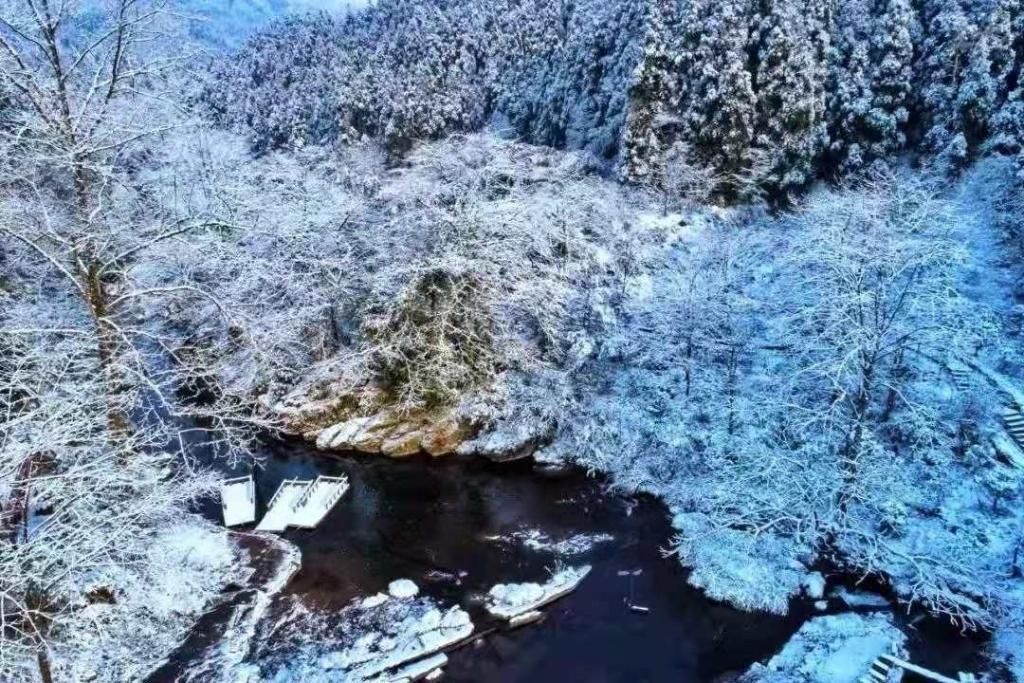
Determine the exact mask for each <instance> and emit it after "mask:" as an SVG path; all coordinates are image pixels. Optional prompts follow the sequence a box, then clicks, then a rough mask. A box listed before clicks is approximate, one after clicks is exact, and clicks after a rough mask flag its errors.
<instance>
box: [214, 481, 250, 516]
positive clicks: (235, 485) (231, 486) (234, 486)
mask: <svg viewBox="0 0 1024 683" xmlns="http://www.w3.org/2000/svg"><path fill="white" fill-rule="evenodd" d="M220 501H221V507H222V508H223V511H224V525H225V526H238V525H240V524H251V523H252V522H254V521H256V488H255V486H254V485H253V481H252V477H251V476H248V477H238V478H237V479H225V480H224V481H223V482H221V485H220Z"/></svg>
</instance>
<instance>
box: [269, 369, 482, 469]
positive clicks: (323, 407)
mask: <svg viewBox="0 0 1024 683" xmlns="http://www.w3.org/2000/svg"><path fill="white" fill-rule="evenodd" d="M272 410H273V412H274V414H275V415H276V416H277V418H278V420H279V421H280V423H281V425H282V428H283V430H284V431H285V432H288V433H290V434H294V435H296V436H301V437H303V438H304V439H306V440H308V441H311V442H314V443H315V444H316V446H317V448H319V449H321V450H330V451H358V452H361V453H374V454H381V455H386V456H389V457H394V458H401V457H406V456H410V455H415V454H417V453H427V454H430V455H433V456H441V455H449V454H452V453H456V452H458V451H459V449H460V447H461V446H462V445H463V444H465V443H466V442H468V441H469V440H470V439H472V438H473V437H474V436H476V433H477V431H478V428H477V426H476V425H475V424H474V423H473V421H472V420H470V419H468V418H466V417H464V416H462V415H460V414H459V412H458V411H457V409H456V408H454V407H450V406H441V407H433V408H423V409H408V408H402V407H400V406H397V405H395V403H394V400H393V399H392V397H390V396H389V395H388V393H387V392H386V391H384V390H383V389H381V388H379V387H377V386H375V385H374V384H373V383H372V382H371V381H370V380H369V378H367V377H366V376H365V375H362V374H361V373H358V372H355V371H354V370H353V368H352V367H351V366H349V367H346V366H343V365H341V364H340V363H328V364H324V365H323V366H321V367H320V368H318V369H317V371H316V372H314V373H313V374H311V375H310V377H309V378H307V380H306V381H305V382H303V383H302V384H300V385H299V386H297V387H295V389H293V390H292V391H291V392H290V393H289V394H288V395H286V396H285V397H284V398H282V399H281V400H280V401H279V402H277V403H276V404H275V405H274V406H273V408H272Z"/></svg>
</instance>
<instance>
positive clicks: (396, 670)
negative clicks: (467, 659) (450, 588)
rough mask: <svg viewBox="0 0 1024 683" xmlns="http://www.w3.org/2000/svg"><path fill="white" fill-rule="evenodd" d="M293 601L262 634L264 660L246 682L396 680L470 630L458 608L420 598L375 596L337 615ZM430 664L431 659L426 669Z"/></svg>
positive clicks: (311, 682)
mask: <svg viewBox="0 0 1024 683" xmlns="http://www.w3.org/2000/svg"><path fill="white" fill-rule="evenodd" d="M394 583H400V582H398V581H396V582H394ZM401 583H402V584H403V585H404V584H405V583H409V584H412V582H411V581H409V582H405V581H404V580H402V581H401ZM412 585H413V587H415V584H412ZM404 587H405V588H406V589H408V586H404ZM399 592H400V593H402V592H403V591H399ZM293 599H294V600H296V604H294V605H293V608H292V610H291V612H290V613H289V614H288V615H286V616H285V617H284V618H282V619H281V620H279V621H278V622H277V623H276V624H275V626H274V628H273V629H269V630H268V631H267V633H266V638H268V642H267V643H266V645H265V646H264V648H263V651H265V652H267V653H268V654H267V658H266V660H265V661H262V662H260V663H259V669H260V676H259V677H258V678H255V679H253V681H256V680H272V681H288V682H291V681H302V683H336V682H337V681H344V682H345V683H358V682H361V681H375V682H378V683H382V682H383V681H388V682H391V681H395V680H401V679H402V678H403V676H404V675H405V674H406V673H408V672H410V671H417V672H418V671H420V667H418V666H416V664H417V663H418V662H420V661H432V660H431V659H430V658H431V657H432V655H434V654H435V653H438V652H440V651H441V650H443V649H444V648H446V647H448V646H450V645H453V644H455V643H457V642H459V641H461V640H463V639H465V638H467V637H468V636H469V635H470V634H472V633H473V628H474V626H473V622H472V621H471V620H470V617H469V614H468V613H467V612H465V611H464V610H463V609H461V608H460V607H458V606H453V607H449V608H444V607H442V606H441V605H439V604H437V603H436V602H435V601H433V600H431V599H429V598H424V597H408V598H401V599H398V598H389V597H387V596H384V595H383V594H377V595H375V596H371V597H369V598H364V599H361V600H356V601H354V602H353V603H352V604H351V605H349V606H348V607H346V608H344V609H343V610H341V611H340V612H339V611H329V612H323V611H319V610H310V609H308V608H307V607H305V606H304V605H303V604H300V603H299V602H298V601H299V600H300V599H299V598H293ZM285 628H286V629H287V632H288V633H289V634H291V635H290V639H291V641H290V645H289V647H288V648H285V649H284V650H280V649H278V648H276V647H275V643H276V639H277V638H278V637H279V634H280V633H281V632H282V631H281V629H285ZM437 666H438V663H437V662H435V663H434V664H433V666H430V667H429V670H433V669H436V668H437Z"/></svg>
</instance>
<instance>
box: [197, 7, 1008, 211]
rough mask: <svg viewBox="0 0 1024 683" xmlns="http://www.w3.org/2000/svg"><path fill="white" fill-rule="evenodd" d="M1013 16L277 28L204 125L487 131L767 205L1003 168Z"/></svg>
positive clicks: (581, 18)
mask: <svg viewBox="0 0 1024 683" xmlns="http://www.w3.org/2000/svg"><path fill="white" fill-rule="evenodd" d="M1022 17H1024V10H1022V8H1021V4H1020V3H1019V2H1017V1H1016V0H998V1H995V0H993V1H989V0H982V1H979V2H960V1H956V2H950V1H948V0H935V1H934V2H932V1H930V0H928V1H923V2H919V3H911V2H908V1H901V2H861V1H857V2H842V3H838V2H837V3H822V2H800V1H799V0H792V1H791V0H782V1H779V2H774V1H772V2H752V1H749V0H739V1H735V2H734V1H732V0H730V1H729V2H697V1H695V2H675V1H672V0H668V1H665V0H660V1H654V0H622V1H619V0H616V1H615V2H588V1H586V0H583V1H581V2H533V3H531V2H513V3H509V2H501V1H500V0H482V1H480V2H418V1H407V2H398V1H395V2H382V3H379V4H378V5H377V6H375V7H374V8H373V10H371V11H369V12H363V13H357V14H355V15H353V16H349V17H347V18H345V19H329V18H327V17H310V18H306V19H293V20H289V21H286V22H284V23H282V24H281V25H279V26H277V27H276V28H275V29H273V30H270V31H268V32H267V33H265V34H263V35H261V36H259V37H257V38H256V39H254V40H253V41H251V42H250V44H249V45H248V46H247V47H246V48H245V49H244V50H243V51H242V52H241V53H240V54H239V55H238V56H237V57H235V58H234V59H231V60H228V61H226V62H225V63H224V64H223V65H222V66H220V67H219V78H218V81H217V85H216V86H212V87H210V88H209V89H208V91H207V92H206V93H205V100H206V101H208V102H209V103H210V105H211V106H212V108H213V110H214V112H215V116H216V118H217V119H218V120H220V121H222V122H225V123H227V124H229V125H232V126H235V127H237V128H238V129H240V130H242V131H244V132H245V134H246V135H248V136H249V137H251V139H252V141H253V145H254V148H255V149H257V150H264V149H268V148H274V147H281V146H287V145H296V144H303V143H307V142H323V141H325V140H339V139H340V140H359V139H361V137H362V136H363V135H369V136H371V137H374V138H378V139H381V140H383V141H384V143H385V144H386V145H387V147H388V149H389V150H390V151H391V152H392V153H395V154H401V153H403V152H404V151H405V150H406V149H408V147H409V145H411V144H412V142H413V141H415V140H421V139H425V138H437V137H441V136H443V135H446V134H449V133H453V132H466V131H470V130H476V129H479V128H481V127H482V126H483V125H485V124H487V123H493V124H494V125H496V126H497V127H498V128H499V129H504V128H508V129H509V130H510V131H512V132H513V133H514V134H515V135H516V137H517V138H519V139H522V140H525V141H528V142H531V143H535V144H543V145H551V146H555V147H560V148H569V149H579V150H585V151H587V152H589V153H590V154H592V155H593V156H594V157H596V158H598V159H601V160H605V161H608V162H610V163H612V164H614V165H615V167H616V168H617V169H618V170H619V171H620V172H621V174H622V176H623V177H624V178H626V179H629V180H631V181H639V182H645V183H651V184H655V185H661V184H663V183H664V182H665V178H664V174H665V167H666V165H668V166H671V165H673V163H676V164H678V163H687V164H692V165H697V166H699V167H701V168H703V169H707V170H709V171H711V172H713V173H714V174H716V176H717V180H718V185H719V187H718V188H717V189H718V190H719V191H721V192H728V193H729V194H730V195H732V196H735V195H736V194H737V193H746V194H748V195H749V194H751V193H756V192H757V190H759V189H760V190H762V191H767V192H771V193H772V194H775V195H779V194H782V195H787V194H788V193H790V192H792V191H796V190H800V189H804V188H806V187H807V186H808V185H809V184H810V183H812V182H813V181H814V180H815V179H816V178H826V179H831V180H836V179H841V178H844V177H848V176H850V175H851V174H856V173H860V172H864V171H865V170H867V169H870V168H871V167H872V166H873V165H874V164H876V163H878V162H881V163H892V162H895V161H897V160H898V159H901V158H903V157H904V156H905V155H911V156H912V157H913V158H914V159H920V158H924V159H927V160H930V161H936V162H938V163H940V164H941V165H942V166H943V167H944V168H945V169H947V170H948V171H949V172H951V173H952V172H956V171H959V170H962V169H963V168H964V167H965V166H966V165H967V164H969V163H971V162H972V161H973V160H975V159H976V158H978V156H979V155H982V154H985V153H989V152H999V153H1005V154H1015V153H1018V152H1019V150H1020V139H1021V130H1020V126H1021V120H1022V118H1024V117H1022V114H1021V107H1022V106H1024V104H1022V100H1024V95H1022V90H1021V88H1022V85H1021V83H1020V82H1019V81H1020V77H1019V75H1020V71H1021V60H1022V53H1024V46H1022V42H1024V39H1022V35H1024V28H1022V25H1024V24H1022V22H1024V18H1022Z"/></svg>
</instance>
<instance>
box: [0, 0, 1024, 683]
mask: <svg viewBox="0 0 1024 683" xmlns="http://www.w3.org/2000/svg"><path fill="white" fill-rule="evenodd" d="M187 10H188V7H176V6H172V5H169V4H165V3H164V2H163V0H108V1H105V2H90V1H86V0H81V1H80V2H61V3H55V2H52V0H0V678H2V679H5V680H8V679H10V680H40V679H42V680H44V681H47V682H49V681H52V680H68V681H70V680H87V679H88V678H89V676H90V675H91V676H96V675H99V676H100V679H104V680H137V679H138V678H140V677H142V676H144V675H145V673H146V672H147V671H149V670H151V669H152V668H153V666H155V664H156V663H157V662H158V661H159V660H160V659H161V658H162V657H163V656H165V654H166V652H167V651H168V650H169V649H170V647H172V646H173V644H174V642H175V641H176V639H178V638H179V637H180V636H181V634H182V633H183V632H184V631H185V630H186V629H187V628H188V626H189V624H191V623H192V622H193V621H194V620H195V618H196V617H197V616H198V614H200V613H201V611H202V610H203V609H204V606H205V605H206V604H208V602H209V601H210V600H211V599H212V598H213V596H215V595H216V593H217V591H218V590H220V589H221V588H222V587H223V585H224V583H226V582H227V581H229V580H232V576H233V575H232V573H231V572H232V569H231V568H232V567H233V566H234V565H237V563H238V550H237V548H234V546H232V544H231V542H230V541H229V539H228V537H227V536H226V535H225V534H223V533H222V532H221V530H218V529H215V528H213V526H212V525H210V524H209V523H208V522H205V521H203V520H201V519H200V518H199V517H198V516H196V515H195V514H193V513H192V510H193V509H194V504H195V502H196V501H199V500H202V499H203V498H204V497H208V496H209V495H210V494H211V492H212V491H214V490H215V481H214V477H213V475H212V474H211V473H210V471H209V465H210V460H211V458H217V459H220V460H223V461H229V462H236V461H244V460H246V459H247V458H250V457H251V452H252V446H253V444H254V443H255V440H256V439H257V438H259V437H260V436H262V437H266V436H267V435H268V434H273V433H274V432H275V430H278V429H281V428H283V427H284V425H283V424H282V417H281V414H282V410H281V406H282V405H286V406H289V405H294V404H296V403H297V404H301V403H302V402H303V401H307V402H308V401H311V400H314V399H321V398H323V396H322V394H323V393H325V392H329V391H334V390H336V389H337V388H338V387H341V389H340V391H342V392H344V391H346V390H347V387H349V386H351V387H365V386H373V387H374V389H375V391H376V393H375V394H374V396H375V397H377V398H376V399H375V400H377V401H378V403H376V404H373V405H370V404H366V405H359V406H358V410H362V411H364V412H366V413H370V412H372V411H374V410H380V409H381V408H382V405H381V403H380V402H381V401H383V402H385V403H386V404H387V407H389V408H394V409H396V410H398V411H404V412H409V413H412V412H415V411H424V410H440V409H443V410H444V411H447V412H446V414H451V415H455V416H456V417H457V418H458V419H459V420H461V421H463V422H464V423H465V424H467V425H470V426H471V427H472V429H473V431H474V435H473V438H472V439H471V440H468V441H467V443H466V444H464V448H463V451H464V455H471V454H474V453H482V452H488V451H494V450H499V451H500V450H502V449H503V448H506V447H509V448H511V447H512V446H515V447H519V446H520V445H522V444H523V443H529V444H530V446H531V448H535V451H534V457H535V458H536V459H538V460H541V461H546V462H559V463H573V464H577V465H579V466H581V467H583V468H586V469H588V470H591V471H596V472H602V473H605V474H607V475H608V476H609V481H611V482H612V485H613V486H614V487H615V488H616V489H617V490H619V491H621V492H623V493H624V494H625V495H633V494H636V493H638V492H646V493H651V494H654V495H655V496H657V497H659V498H660V499H661V500H663V501H664V502H665V504H666V506H667V509H668V511H669V514H670V515H671V517H672V520H673V526H674V528H675V529H676V531H677V532H678V536H677V537H676V538H675V539H672V541H671V552H672V554H673V555H675V556H676V557H677V558H678V560H679V561H681V562H682V563H683V564H684V565H685V566H686V567H688V568H691V569H692V572H691V573H690V574H689V580H690V582H691V583H692V584H694V585H696V586H698V587H700V588H702V589H703V590H705V591H706V592H707V593H708V594H709V595H710V596H711V597H713V598H714V599H717V600H723V601H727V602H730V603H732V604H735V605H739V606H741V607H743V608H744V609H752V610H753V609H757V610H767V611H772V612H777V613H781V612H785V611H786V610H787V608H788V605H789V601H790V600H791V599H792V598H793V597H794V596H796V595H798V594H799V593H800V592H801V590H802V589H803V587H804V585H805V583H806V581H807V578H808V575H809V574H810V572H812V571H814V570H816V569H820V568H821V567H823V566H829V567H839V568H842V569H843V570H844V571H848V572H849V573H850V574H851V575H853V576H857V577H871V578H872V579H873V580H878V581H879V582H880V583H881V584H883V585H886V586H888V587H889V588H891V590H892V592H893V594H894V595H896V596H898V598H899V599H900V600H901V601H902V602H903V604H905V605H907V606H913V607H915V608H921V609H923V610H924V611H925V612H926V613H928V614H931V615H933V616H939V617H941V618H943V619H947V620H952V621H953V622H954V623H956V624H957V625H958V626H961V627H963V628H965V629H981V630H984V631H986V632H994V633H996V634H1004V633H1011V634H1012V633H1020V632H1021V629H1022V628H1024V578H1022V573H1024V504H1022V503H1024V486H1022V483H1024V469H1022V464H1024V452H1022V451H1021V445H1020V444H1017V443H1016V442H1015V441H1014V440H1013V439H1011V438H1010V437H1009V436H1008V435H1007V433H1006V431H1005V429H1004V426H1003V425H1002V424H1001V423H1000V420H999V415H1000V410H1003V409H1004V405H1003V404H1005V403H1006V402H1007V401H1008V400H1009V401H1010V402H1011V403H1012V402H1015V403H1016V405H1017V406H1018V407H1020V408H1022V409H1024V403H1022V401H1024V398H1022V396H1024V363H1022V362H1021V358H1024V356H1022V355H1021V353H1022V351H1024V349H1022V342H1024V286H1022V284H1021V283H1022V282H1024V279H1022V275H1024V262H1022V259H1024V79H1022V71H1024V3H1022V2H1020V0H972V1H966V0H920V1H919V2H909V1H908V0H875V1H862V0H850V1H844V2H834V3H822V2H810V1H804V0H779V1H777V2H776V1H771V0H762V1H758V2H755V1H752V0H691V1H689V2H687V1H685V0H683V1H680V2H674V1H670V0H615V1H608V0H581V1H580V2H567V1H558V2H549V1H547V0H543V1H542V0H527V1H524V2H512V1H511V0H380V1H379V2H378V3H376V4H374V5H373V6H371V7H369V8H367V9H365V10H361V11H355V12H352V13H350V14H348V15H345V16H333V17H332V16H328V15H326V14H318V15H307V16H304V17H292V18H287V19H284V20H282V21H281V22H279V23H276V24H274V25H272V26H270V27H269V28H268V29H267V30H266V31H263V32H261V33H258V34H256V35H255V36H253V37H252V38H251V39H250V40H249V41H248V42H247V43H246V44H245V46H244V47H243V48H241V49H240V50H239V51H238V52H236V53H228V54H225V55H216V54H215V55H212V56H211V55H210V54H209V53H205V52H203V51H202V50H199V49H193V48H195V47H196V46H194V45H189V44H188V43H187V42H186V41H185V40H184V39H183V38H182V36H183V35H186V34H188V33H189V31H190V30H191V32H192V34H193V35H204V34H203V31H199V30H196V29H195V28H194V27H193V28H192V29H190V28H189V25H188V23H189V21H190V19H189V18H188V12H187ZM216 42H218V44H220V42H221V41H216ZM965 368H966V370H964V372H965V373H966V374H968V375H969V376H970V380H969V381H968V382H967V383H966V385H963V383H962V382H961V383H960V384H957V382H955V381H954V380H953V377H952V375H951V371H952V370H954V369H965ZM1007 397H1009V398H1007ZM319 426H325V425H319ZM508 444H512V446H508ZM666 543H669V541H668V540H666ZM180 557H187V558H188V560H187V561H178V559H175V558H180ZM989 655H990V657H991V661H992V662H993V666H996V663H998V662H1001V663H1002V664H1005V665H1006V666H1008V667H1013V666H1017V667H1018V669H1017V671H1018V675H1020V674H1019V671H1020V668H1021V667H1024V663H1021V662H1020V661H1019V660H1014V658H1013V652H1012V651H1010V652H1009V653H1007V651H1006V650H1005V648H1004V649H1003V650H1000V649H999V648H993V650H992V651H991V652H990V653H989ZM1008 670H1009V669H1008ZM98 671H99V672H103V673H100V674H97V672H98Z"/></svg>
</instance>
